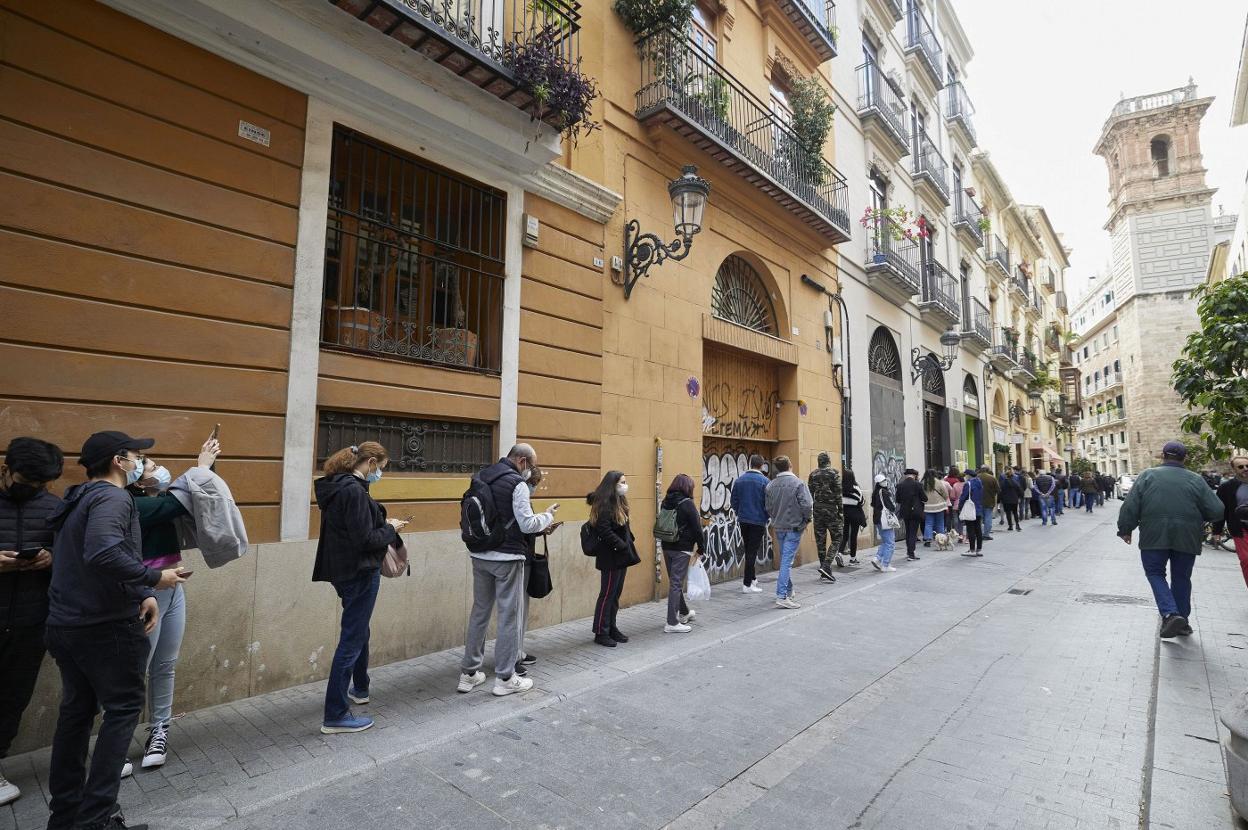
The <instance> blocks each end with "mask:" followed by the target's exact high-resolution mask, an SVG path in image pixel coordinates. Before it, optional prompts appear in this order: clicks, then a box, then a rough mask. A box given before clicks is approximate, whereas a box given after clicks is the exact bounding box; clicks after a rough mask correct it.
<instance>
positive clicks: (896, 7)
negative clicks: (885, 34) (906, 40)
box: [884, 0, 906, 23]
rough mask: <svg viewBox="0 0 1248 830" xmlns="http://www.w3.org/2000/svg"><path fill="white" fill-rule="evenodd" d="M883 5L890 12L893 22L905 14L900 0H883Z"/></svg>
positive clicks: (899, 19) (898, 21)
mask: <svg viewBox="0 0 1248 830" xmlns="http://www.w3.org/2000/svg"><path fill="white" fill-rule="evenodd" d="M884 6H885V7H886V8H887V9H888V10H889V12H890V13H892V15H893V22H894V23H900V22H901V19H902V18H903V17H905V16H906V12H905V10H904V9H903V8H902V7H901V0H884Z"/></svg>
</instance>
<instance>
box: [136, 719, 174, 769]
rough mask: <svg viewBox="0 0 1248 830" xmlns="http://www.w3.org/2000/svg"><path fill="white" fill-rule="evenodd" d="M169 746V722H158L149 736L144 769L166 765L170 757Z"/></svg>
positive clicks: (143, 764) (144, 756)
mask: <svg viewBox="0 0 1248 830" xmlns="http://www.w3.org/2000/svg"><path fill="white" fill-rule="evenodd" d="M168 746H169V724H167V723H158V724H156V725H155V726H153V727H152V731H151V733H149V734H148V736H147V746H146V747H145V748H144V750H143V761H142V766H143V769H152V768H153V767H160V766H164V764H165V760H166V758H167V757H168V752H169V750H168Z"/></svg>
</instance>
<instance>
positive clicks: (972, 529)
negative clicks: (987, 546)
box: [962, 513, 992, 552]
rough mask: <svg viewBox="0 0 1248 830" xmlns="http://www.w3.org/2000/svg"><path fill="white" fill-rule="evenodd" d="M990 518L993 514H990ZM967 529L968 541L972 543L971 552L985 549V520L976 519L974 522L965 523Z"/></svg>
mask: <svg viewBox="0 0 1248 830" xmlns="http://www.w3.org/2000/svg"><path fill="white" fill-rule="evenodd" d="M988 516H989V518H991V517H992V514H991V513H989V514H988ZM962 525H963V527H965V528H966V540H967V542H969V543H970V547H971V552H975V551H978V550H983V549H984V520H983V519H976V520H975V521H973V522H963V523H962Z"/></svg>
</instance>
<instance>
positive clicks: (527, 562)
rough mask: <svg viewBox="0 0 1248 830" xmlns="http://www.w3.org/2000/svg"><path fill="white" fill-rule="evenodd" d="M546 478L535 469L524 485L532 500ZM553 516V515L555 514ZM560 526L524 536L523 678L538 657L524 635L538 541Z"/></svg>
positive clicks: (519, 666)
mask: <svg viewBox="0 0 1248 830" xmlns="http://www.w3.org/2000/svg"><path fill="white" fill-rule="evenodd" d="M544 477H545V474H544V473H543V472H542V468H541V467H534V468H533V475H532V476H530V477H529V480H528V481H526V482H525V483H524V485H525V488H526V489H528V491H529V498H530V499H532V498H533V495H534V494H535V493H536V492H537V489H538V487H539V486H540V485H541V483H542V479H543V478H544ZM551 509H552V510H558V509H559V505H557V504H556V505H552V506H551ZM529 515H531V516H532V515H539V514H534V513H533V511H532V508H531V507H530V509H529ZM551 515H553V513H552V514H551ZM560 524H561V522H554V523H553V524H550V525H547V527H546V528H545V529H544V530H541V531H539V532H537V533H526V534H524V576H523V577H522V578H521V585H524V586H525V590H523V591H521V593H520V631H519V634H518V635H517V637H516V654H517V656H518V657H519V659H518V660H517V661H516V674H518V675H520V676H521V677H525V676H527V675H528V673H529V670H528V667H529V666H531V665H533V664H534V663H536V662H537V655H535V654H532V653H530V652H529V651H528V650H527V649H525V647H524V635H525V633H526V632H527V631H528V629H529V599H530V597H529V592H528V590H527V586H528V584H529V575H530V573H531V572H532V570H533V560H534V559H536V558H537V540H538V539H539V538H541V539H545V537H547V536H549V535H550V534H551V533H553V532H554V531H555V530H556V529H558V527H559V525H560ZM544 546H545V545H544ZM546 547H548V546H546Z"/></svg>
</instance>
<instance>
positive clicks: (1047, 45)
mask: <svg viewBox="0 0 1248 830" xmlns="http://www.w3.org/2000/svg"><path fill="white" fill-rule="evenodd" d="M952 2H953V6H954V9H955V10H956V11H957V14H958V17H959V19H960V20H961V21H962V26H963V28H964V29H965V30H966V34H967V37H968V39H969V40H970V42H971V47H972V48H973V49H974V50H975V57H974V59H973V60H972V61H971V63H970V65H969V66H968V67H967V68H966V75H967V82H966V86H967V92H968V93H969V94H970V96H971V100H972V102H973V103H974V105H975V110H976V114H975V116H974V121H975V129H976V133H977V134H978V138H979V146H980V147H982V148H983V149H985V150H988V151H989V152H990V153H991V155H992V159H993V161H994V162H995V164H996V165H997V168H998V169H999V170H1000V171H1001V175H1002V176H1004V177H1005V180H1006V183H1007V184H1008V185H1009V187H1010V191H1011V193H1013V195H1014V198H1015V199H1017V200H1018V201H1019V202H1022V203H1030V204H1040V205H1043V206H1044V207H1045V208H1046V209H1047V210H1048V213H1049V218H1050V219H1051V220H1052V221H1053V225H1054V227H1055V228H1056V229H1057V231H1058V232H1059V233H1063V234H1065V240H1066V244H1067V245H1068V246H1070V247H1072V248H1074V253H1073V255H1072V256H1071V269H1070V272H1069V277H1068V284H1067V289H1068V291H1070V293H1071V294H1072V295H1073V297H1072V300H1073V299H1074V298H1075V297H1078V296H1079V295H1080V294H1081V293H1082V292H1083V290H1084V287H1085V286H1086V284H1087V281H1088V278H1089V277H1091V276H1092V275H1093V274H1096V273H1100V272H1102V271H1103V270H1104V269H1105V263H1106V261H1107V259H1108V256H1109V236H1108V234H1106V232H1105V231H1104V230H1102V226H1103V225H1104V224H1105V220H1106V219H1107V218H1108V211H1107V209H1106V204H1107V202H1108V200H1109V191H1108V188H1107V181H1108V180H1107V176H1106V172H1105V163H1104V161H1102V159H1101V158H1100V157H1099V156H1096V155H1093V153H1092V147H1093V145H1095V144H1096V140H1097V138H1098V137H1099V136H1100V131H1101V127H1102V126H1103V125H1104V123H1105V119H1106V118H1108V117H1109V112H1110V110H1111V109H1112V108H1113V106H1114V104H1115V103H1116V102H1117V101H1118V100H1119V97H1120V95H1125V96H1126V97H1128V98H1131V97H1134V96H1136V95H1143V94H1146V93H1150V92H1160V91H1163V90H1167V89H1173V88H1175V87H1179V86H1184V85H1185V84H1186V83H1187V79H1188V76H1189V75H1190V76H1191V77H1192V78H1194V79H1195V81H1196V85H1197V92H1198V94H1199V95H1200V96H1201V97H1205V96H1209V95H1213V96H1215V100H1214V102H1213V106H1211V107H1210V108H1209V111H1208V112H1207V113H1205V118H1204V121H1203V122H1202V125H1201V145H1202V149H1203V151H1204V161H1205V167H1206V168H1207V169H1208V171H1209V173H1208V181H1209V184H1210V185H1211V186H1213V187H1216V188H1218V192H1217V193H1216V194H1215V195H1214V197H1213V205H1214V214H1215V215H1216V214H1217V212H1218V206H1219V205H1225V207H1226V212H1227V213H1235V212H1236V211H1237V210H1238V209H1239V206H1240V204H1241V200H1242V197H1243V189H1244V177H1245V172H1246V171H1248V125H1245V126H1242V127H1236V128H1233V129H1232V128H1231V126H1230V123H1231V110H1230V101H1231V95H1232V93H1233V91H1234V88H1235V72H1236V70H1237V68H1238V66H1239V52H1240V44H1241V43H1242V40H1243V36H1244V24H1245V19H1246V16H1248V4H1246V3H1245V2H1244V0H1182V2H1174V0H1164V2H1163V0H1044V2H1024V0H952ZM1071 305H1072V307H1073V305H1074V303H1073V302H1072V303H1071Z"/></svg>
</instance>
